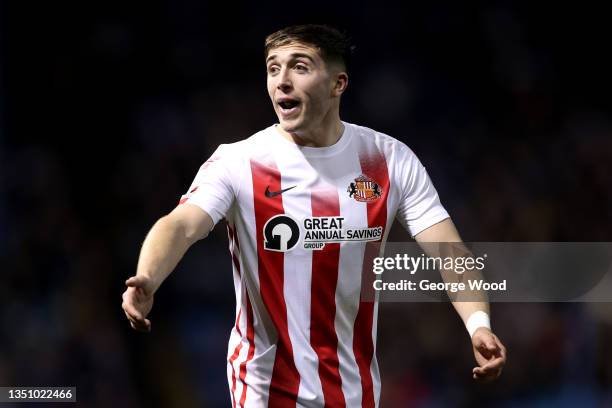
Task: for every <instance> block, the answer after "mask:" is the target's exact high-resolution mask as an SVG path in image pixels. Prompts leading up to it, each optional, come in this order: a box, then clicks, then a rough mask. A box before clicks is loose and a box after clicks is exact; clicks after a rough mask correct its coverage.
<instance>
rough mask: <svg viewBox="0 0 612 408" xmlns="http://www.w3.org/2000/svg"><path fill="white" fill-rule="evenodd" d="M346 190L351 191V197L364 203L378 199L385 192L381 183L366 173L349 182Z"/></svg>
mask: <svg viewBox="0 0 612 408" xmlns="http://www.w3.org/2000/svg"><path fill="white" fill-rule="evenodd" d="M346 191H347V192H348V193H349V197H353V198H354V199H355V201H359V202H362V203H369V202H372V201H376V200H378V198H379V197H380V196H382V193H383V191H382V188H381V187H380V185H379V184H378V183H377V182H376V181H374V180H372V179H371V178H370V177H368V176H366V175H364V174H362V175H361V176H359V177H357V178H356V179H355V181H354V182H352V183H351V184H349V186H348V188H347V189H346Z"/></svg>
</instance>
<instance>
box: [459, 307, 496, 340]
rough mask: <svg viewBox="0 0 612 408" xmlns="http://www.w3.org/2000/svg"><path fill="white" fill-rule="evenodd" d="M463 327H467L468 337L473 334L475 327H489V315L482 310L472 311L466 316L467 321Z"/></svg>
mask: <svg viewBox="0 0 612 408" xmlns="http://www.w3.org/2000/svg"><path fill="white" fill-rule="evenodd" d="M465 327H466V328H467V331H468V333H470V338H471V337H472V336H473V335H474V332H475V331H476V329H478V328H480V327H486V328H487V329H491V321H490V319H489V315H488V314H486V313H485V312H483V311H482V310H479V311H477V312H474V313H472V314H471V315H470V317H468V319H467V322H465Z"/></svg>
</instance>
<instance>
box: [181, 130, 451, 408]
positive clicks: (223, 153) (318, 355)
mask: <svg viewBox="0 0 612 408" xmlns="http://www.w3.org/2000/svg"><path fill="white" fill-rule="evenodd" d="M343 124H344V132H343V134H342V137H341V138H340V139H339V141H338V142H337V143H336V144H334V145H333V146H329V147H323V148H312V147H304V146H298V145H296V144H294V143H292V142H290V141H289V140H287V139H285V138H284V137H283V136H282V135H281V134H280V132H279V131H278V129H276V126H277V125H274V126H270V127H269V128H267V129H265V130H263V131H261V132H258V133H256V134H255V135H253V136H251V137H249V138H248V139H245V140H242V141H240V142H237V143H233V144H227V145H221V146H219V148H218V149H217V151H216V152H215V153H214V154H213V155H212V157H211V158H210V159H209V160H208V161H207V162H206V163H204V165H202V167H201V168H200V170H199V172H198V174H197V175H196V177H195V180H194V182H193V184H192V185H191V187H190V188H189V190H188V193H187V194H186V195H184V196H183V197H182V198H181V203H184V202H187V203H191V204H194V205H197V206H199V207H200V208H202V209H203V210H205V211H206V212H207V213H208V214H209V215H210V216H211V217H212V219H213V221H214V222H215V224H216V223H217V222H218V221H220V220H221V219H223V218H225V219H226V220H227V224H228V234H229V240H230V251H231V255H232V260H233V274H234V284H235V291H236V303H237V306H236V324H235V326H234V328H233V329H232V332H231V335H230V340H229V349H228V369H227V375H228V380H229V387H230V392H231V398H232V406H234V407H283V408H285V407H295V406H297V407H347V406H348V407H359V406H362V407H375V406H378V401H379V397H380V376H379V371H378V363H377V361H376V323H377V310H378V303H377V302H371V301H370V302H367V301H363V300H361V297H360V294H361V292H362V290H365V289H366V288H363V289H362V270H363V265H364V264H367V257H369V256H377V255H378V253H375V254H373V251H368V248H372V247H374V246H373V245H374V243H375V242H376V243H378V244H380V243H381V242H382V243H384V241H385V239H386V236H387V233H388V230H389V228H390V226H391V223H392V221H393V218H394V217H397V218H398V220H399V221H400V222H401V223H402V224H403V225H404V226H405V227H406V228H407V229H408V231H409V232H410V233H411V234H412V235H416V234H417V233H418V232H420V231H422V230H423V229H425V228H427V227H429V226H431V225H433V224H435V223H437V222H440V221H441V220H443V219H445V218H447V217H448V214H447V212H446V211H445V210H444V208H443V207H442V205H441V204H440V200H439V198H438V194H437V192H436V190H435V188H434V186H433V185H432V183H431V181H430V179H429V177H428V175H427V173H426V171H425V168H424V167H423V166H422V164H421V163H420V162H419V160H418V159H417V157H416V156H415V155H414V153H413V152H412V151H411V150H410V149H409V148H408V147H407V146H406V145H404V144H403V143H401V142H399V141H398V140H396V139H394V138H392V137H390V136H387V135H384V134H381V133H378V132H376V131H374V130H371V129H368V128H365V127H361V126H357V125H353V124H349V123H346V122H343ZM364 286H365V285H364Z"/></svg>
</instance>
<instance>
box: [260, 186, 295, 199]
mask: <svg viewBox="0 0 612 408" xmlns="http://www.w3.org/2000/svg"><path fill="white" fill-rule="evenodd" d="M295 187H297V186H293V187H287V188H284V189H282V190H281V191H270V186H268V187H266V197H268V198H272V197H276V196H279V195H281V194H283V193H284V192H285V191H287V190H291V189H292V188H295Z"/></svg>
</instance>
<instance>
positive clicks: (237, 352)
mask: <svg viewBox="0 0 612 408" xmlns="http://www.w3.org/2000/svg"><path fill="white" fill-rule="evenodd" d="M227 236H228V238H229V250H230V254H231V256H232V262H233V264H234V268H236V272H238V275H240V262H238V259H237V257H236V255H235V254H234V245H235V242H234V230H233V228H232V226H231V225H230V224H227ZM241 314H242V308H240V309H239V310H238V316H236V331H237V332H238V334H239V335H240V342H239V343H238V345H237V346H236V348H235V349H234V352H233V353H232V356H231V357H230V361H229V362H230V366H231V367H232V392H231V395H232V407H233V408H236V397H235V395H234V394H235V392H236V370H235V369H234V361H236V359H237V358H238V356H239V355H240V350H242V331H241V330H240V315H241Z"/></svg>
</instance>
